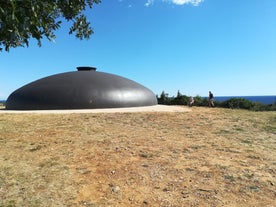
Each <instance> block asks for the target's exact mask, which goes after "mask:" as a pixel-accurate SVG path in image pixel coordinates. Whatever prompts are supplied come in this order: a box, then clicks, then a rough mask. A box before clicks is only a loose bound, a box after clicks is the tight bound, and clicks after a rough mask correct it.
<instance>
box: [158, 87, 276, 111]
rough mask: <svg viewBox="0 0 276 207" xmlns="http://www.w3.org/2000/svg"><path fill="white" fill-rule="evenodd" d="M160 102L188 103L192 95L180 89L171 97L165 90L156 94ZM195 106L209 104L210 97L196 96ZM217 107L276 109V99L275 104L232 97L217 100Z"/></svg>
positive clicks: (167, 103)
mask: <svg viewBox="0 0 276 207" xmlns="http://www.w3.org/2000/svg"><path fill="white" fill-rule="evenodd" d="M156 97H157V100H158V104H163V105H188V103H189V99H190V96H187V95H182V94H181V93H180V92H179V91H178V92H177V95H176V97H174V96H173V97H169V94H168V93H166V92H165V91H162V93H161V94H160V96H159V95H157V96H156ZM193 98H194V104H193V105H194V106H208V105H209V104H208V101H209V100H208V98H204V97H200V96H195V97H193ZM214 103H215V107H222V108H231V109H247V110H252V111H276V101H275V102H274V103H273V104H263V103H259V102H252V101H249V100H247V99H244V98H230V99H228V100H226V101H216V98H215V101H214Z"/></svg>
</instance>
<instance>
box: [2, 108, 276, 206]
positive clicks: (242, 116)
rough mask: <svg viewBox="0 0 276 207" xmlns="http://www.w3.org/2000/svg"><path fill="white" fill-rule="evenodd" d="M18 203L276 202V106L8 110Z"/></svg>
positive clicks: (9, 173) (8, 200) (10, 193)
mask: <svg viewBox="0 0 276 207" xmlns="http://www.w3.org/2000/svg"><path fill="white" fill-rule="evenodd" d="M185 109H187V108H186V107H185ZM13 206H16V207H17V206H18V207H19V206H20V207H22V206H26V207H32V206H33V207H35V206H43V207H46V206H49V207H52V206H53V207H55V206H61V207H63V206H64V207H74V206H80V207H85V206H89V207H98V206H111V207H114V206H123V207H124V206H141V207H147V206H163V207H169V206H175V207H178V206H218V207H219V206H229V207H234V206H250V207H252V206H256V207H259V206H262V207H275V206H276V112H250V111H245V110H230V109H229V110H228V109H219V108H205V107H192V108H189V110H183V111H182V112H181V111H178V112H176V111H175V112H157V111H148V112H139V113H132V112H124V113H95V114H94V113H71V114H39V113H24V114H18V113H1V114H0V207H13Z"/></svg>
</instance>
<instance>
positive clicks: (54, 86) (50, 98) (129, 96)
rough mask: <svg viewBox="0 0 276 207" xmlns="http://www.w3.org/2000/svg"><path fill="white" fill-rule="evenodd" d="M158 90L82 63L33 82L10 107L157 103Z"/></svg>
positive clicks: (16, 93) (9, 101)
mask: <svg viewBox="0 0 276 207" xmlns="http://www.w3.org/2000/svg"><path fill="white" fill-rule="evenodd" d="M156 104H157V100H156V96H155V94H153V92H152V91H150V90H149V89H147V88H146V87H144V86H142V85H140V84H138V83H137V82H134V81H132V80H129V79H126V78H123V77H121V76H117V75H113V74H109V73H104V72H96V71H95V68H89V67H79V68H78V71H75V72H67V73H60V74H56V75H52V76H48V77H45V78H42V79H39V80H37V81H34V82H31V83H29V84H27V85H25V86H23V87H21V88H19V89H17V90H16V91H14V92H13V93H12V94H11V95H10V96H9V97H8V99H7V102H6V109H8V110H49V109H96V108H121V107H137V106H151V105H156Z"/></svg>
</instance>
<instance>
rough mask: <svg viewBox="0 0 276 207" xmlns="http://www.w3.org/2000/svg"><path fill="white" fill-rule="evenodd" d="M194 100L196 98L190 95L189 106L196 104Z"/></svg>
mask: <svg viewBox="0 0 276 207" xmlns="http://www.w3.org/2000/svg"><path fill="white" fill-rule="evenodd" d="M194 102H195V100H194V98H193V97H192V96H190V98H189V106H190V107H192V106H193V105H194Z"/></svg>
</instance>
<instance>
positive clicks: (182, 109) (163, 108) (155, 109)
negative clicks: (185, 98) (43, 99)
mask: <svg viewBox="0 0 276 207" xmlns="http://www.w3.org/2000/svg"><path fill="white" fill-rule="evenodd" d="M185 111H190V109H189V108H187V107H183V106H166V105H154V106H143V107H129V108H108V109H74V110H25V111H24V110H5V109H1V110H0V114H1V113H37V114H71V113H125V112H131V113H132V112H185Z"/></svg>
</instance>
